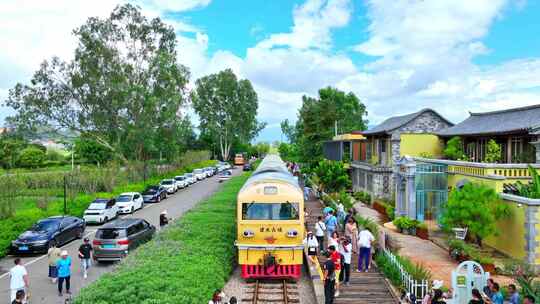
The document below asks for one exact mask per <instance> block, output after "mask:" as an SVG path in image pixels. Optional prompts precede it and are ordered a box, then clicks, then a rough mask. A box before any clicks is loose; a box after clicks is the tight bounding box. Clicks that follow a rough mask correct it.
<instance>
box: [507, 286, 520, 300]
mask: <svg viewBox="0 0 540 304" xmlns="http://www.w3.org/2000/svg"><path fill="white" fill-rule="evenodd" d="M508 292H509V293H510V299H509V303H510V304H520V303H521V301H520V300H521V299H520V297H519V292H518V291H517V288H516V285H514V284H510V285H508Z"/></svg>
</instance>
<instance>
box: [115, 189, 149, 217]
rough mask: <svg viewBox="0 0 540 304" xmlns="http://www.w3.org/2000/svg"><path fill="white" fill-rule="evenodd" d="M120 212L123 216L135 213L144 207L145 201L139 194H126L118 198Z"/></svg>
mask: <svg viewBox="0 0 540 304" xmlns="http://www.w3.org/2000/svg"><path fill="white" fill-rule="evenodd" d="M116 204H117V205H118V212H119V213H122V214H126V213H133V212H135V210H139V209H142V208H143V207H144V200H143V197H142V195H141V194H140V193H139V192H125V193H122V194H120V195H119V196H117V197H116Z"/></svg>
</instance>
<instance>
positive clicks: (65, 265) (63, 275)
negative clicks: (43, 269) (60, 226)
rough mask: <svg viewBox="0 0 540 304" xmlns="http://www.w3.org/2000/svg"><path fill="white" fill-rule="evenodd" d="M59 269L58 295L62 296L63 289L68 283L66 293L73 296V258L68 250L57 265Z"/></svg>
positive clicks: (63, 253)
mask: <svg viewBox="0 0 540 304" xmlns="http://www.w3.org/2000/svg"><path fill="white" fill-rule="evenodd" d="M56 267H57V268H58V295H59V296H60V297H61V296H62V288H63V285H64V282H66V293H67V294H71V291H70V287H71V282H70V281H71V257H70V256H69V255H68V252H67V251H66V250H63V251H62V253H61V258H60V260H58V262H57V263H56Z"/></svg>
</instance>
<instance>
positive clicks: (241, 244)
mask: <svg viewBox="0 0 540 304" xmlns="http://www.w3.org/2000/svg"><path fill="white" fill-rule="evenodd" d="M303 210H304V195H303V191H302V189H301V188H300V186H299V185H298V181H297V179H296V177H294V176H293V175H292V174H291V173H290V172H289V171H288V170H287V167H286V166H285V163H284V162H283V161H282V160H281V158H280V157H279V156H277V155H268V156H267V157H265V158H264V159H263V161H262V162H261V163H260V165H259V166H258V168H257V170H255V172H253V174H252V175H251V177H250V178H249V179H248V180H247V181H246V183H245V184H244V186H243V187H242V189H240V192H239V193H238V201H237V228H238V229H237V239H236V246H237V247H238V263H239V265H240V266H241V268H242V277H243V278H294V279H297V278H299V277H300V275H301V271H302V260H303V245H302V240H303V236H304V224H303V223H304V212H303Z"/></svg>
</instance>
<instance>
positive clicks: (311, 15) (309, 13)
mask: <svg viewBox="0 0 540 304" xmlns="http://www.w3.org/2000/svg"><path fill="white" fill-rule="evenodd" d="M351 10H352V8H351V2H350V1H349V0H328V1H324V0H307V1H306V2H305V3H304V4H302V5H300V6H298V7H295V9H294V12H293V19H294V26H293V27H292V29H291V32H290V33H279V34H273V35H271V36H270V37H269V38H268V39H266V40H264V41H262V42H260V43H259V44H258V47H261V48H272V47H276V46H289V47H292V48H296V49H307V48H323V49H325V48H328V47H330V45H331V35H330V31H331V30H332V29H333V28H339V27H343V26H345V25H347V24H348V23H349V19H350V16H351Z"/></svg>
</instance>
